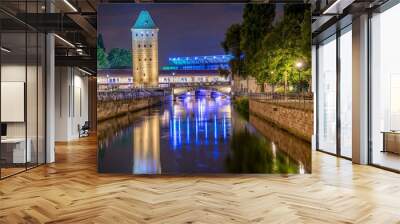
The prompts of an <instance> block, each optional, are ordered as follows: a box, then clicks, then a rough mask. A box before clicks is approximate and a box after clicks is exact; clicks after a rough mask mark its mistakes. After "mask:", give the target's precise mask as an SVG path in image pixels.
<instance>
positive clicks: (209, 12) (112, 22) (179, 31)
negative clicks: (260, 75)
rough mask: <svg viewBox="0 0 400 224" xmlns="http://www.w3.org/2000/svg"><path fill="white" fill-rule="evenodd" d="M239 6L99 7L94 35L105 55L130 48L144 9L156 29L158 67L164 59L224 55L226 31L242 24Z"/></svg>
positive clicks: (118, 5) (125, 5) (139, 5)
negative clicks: (223, 44) (222, 46)
mask: <svg viewBox="0 0 400 224" xmlns="http://www.w3.org/2000/svg"><path fill="white" fill-rule="evenodd" d="M243 8H244V5H243V4H102V5H100V6H99V8H98V32H99V33H101V34H102V35H103V40H104V44H105V47H106V50H107V52H108V51H109V50H110V49H112V48H126V49H130V48H131V31H130V28H131V27H132V26H133V24H134V22H135V20H136V18H137V16H138V15H139V12H140V11H141V10H148V11H149V12H150V14H151V16H152V18H153V20H154V22H155V24H156V25H157V26H158V28H159V29H160V30H159V40H158V41H159V49H158V51H159V66H160V67H161V66H164V65H167V64H168V57H176V56H201V55H214V54H224V51H223V49H222V48H221V45H220V43H221V41H223V39H224V35H225V32H226V30H227V28H228V27H229V26H230V25H231V24H234V23H241V22H242V13H243Z"/></svg>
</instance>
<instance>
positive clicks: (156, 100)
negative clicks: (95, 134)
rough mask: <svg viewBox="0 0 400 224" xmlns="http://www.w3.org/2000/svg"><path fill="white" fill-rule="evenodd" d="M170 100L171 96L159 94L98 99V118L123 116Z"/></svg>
mask: <svg viewBox="0 0 400 224" xmlns="http://www.w3.org/2000/svg"><path fill="white" fill-rule="evenodd" d="M168 100H171V96H158V97H150V98H143V99H134V100H114V101H111V100H110V101H97V120H98V121H103V120H106V119H109V118H113V117H116V116H121V115H124V114H126V113H129V112H133V111H138V110H142V109H145V108H147V107H151V106H155V105H159V104H161V103H164V102H166V101H168Z"/></svg>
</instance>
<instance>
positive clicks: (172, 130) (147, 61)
mask: <svg viewBox="0 0 400 224" xmlns="http://www.w3.org/2000/svg"><path fill="white" fill-rule="evenodd" d="M310 23H311V17H310V9H309V5H295V4H101V5H100V6H99V8H98V43H97V66H98V77H97V82H98V93H97V97H98V106H97V113H98V171H99V172H101V173H130V174H168V175H170V174H211V173H213V174H221V173H271V174H272V173H282V174H302V173H310V172H311V153H310V152H311V147H310V143H309V142H308V141H305V140H304V139H301V138H298V137H296V135H295V134H293V133H290V130H284V129H282V128H281V127H279V125H276V124H274V123H273V122H271V121H267V119H262V118H258V117H256V116H255V115H254V114H252V112H251V111H252V110H251V108H249V105H251V101H252V100H261V99H259V97H260V96H263V97H266V96H267V95H268V94H270V93H271V94H276V96H278V95H279V96H282V95H289V94H293V93H300V92H302V93H304V94H303V95H306V93H309V92H310V85H309V84H310V83H311V81H310V77H311V72H310V67H311V66H310V61H311V59H310V49H311V43H310V40H311V36H310V33H311V32H310ZM257 94H258V95H257ZM256 96H257V97H258V98H257V97H256ZM274 96H275V95H274ZM268 99H271V98H268ZM268 99H267V98H265V99H264V101H265V103H271V102H269V101H268ZM264 101H263V102H264ZM288 102H289V101H286V103H288ZM290 103H291V102H289V104H290ZM295 103H298V102H297V101H296V102H295ZM271 105H272V104H271ZM286 105H288V104H286ZM289 106H290V105H289ZM282 116H283V115H282ZM250 118H251V119H250ZM310 122H311V124H312V120H311V121H310ZM294 143H295V144H294Z"/></svg>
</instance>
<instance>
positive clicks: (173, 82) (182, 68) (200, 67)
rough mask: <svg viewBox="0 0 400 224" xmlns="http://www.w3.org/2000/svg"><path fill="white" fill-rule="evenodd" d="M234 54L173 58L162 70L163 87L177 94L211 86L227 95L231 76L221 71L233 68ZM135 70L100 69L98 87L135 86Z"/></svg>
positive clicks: (210, 87)
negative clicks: (231, 61) (133, 71)
mask: <svg viewBox="0 0 400 224" xmlns="http://www.w3.org/2000/svg"><path fill="white" fill-rule="evenodd" d="M231 59H232V56H231V55H209V56H191V57H171V58H169V59H168V61H169V64H168V65H167V66H163V67H161V68H160V71H159V78H158V82H159V87H162V88H172V89H173V93H174V94H175V95H179V94H182V93H185V92H188V91H196V90H198V89H209V90H212V91H219V92H222V93H225V94H229V93H230V92H231V78H230V76H228V75H223V74H220V71H221V70H229V61H230V60H231ZM133 81H134V80H133V77H132V70H131V69H129V68H127V69H101V70H98V78H97V82H98V90H99V91H102V90H126V89H131V88H133Z"/></svg>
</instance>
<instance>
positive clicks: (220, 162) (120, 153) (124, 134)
mask: <svg viewBox="0 0 400 224" xmlns="http://www.w3.org/2000/svg"><path fill="white" fill-rule="evenodd" d="M251 122H254V126H253V125H252V124H251ZM255 127H257V128H258V129H256V128H255ZM98 129H99V130H98V150H99V152H98V170H99V172H102V173H132V174H210V173H283V174H291V173H309V172H310V170H311V155H310V154H311V153H310V146H309V145H308V143H305V142H304V141H302V140H300V139H297V138H296V137H294V136H292V135H290V134H288V133H286V132H284V131H282V130H281V129H278V128H276V127H274V126H272V125H270V124H268V123H265V121H263V120H261V119H258V118H256V117H253V116H251V117H250V120H249V121H248V120H247V119H246V118H244V117H242V116H241V115H240V114H239V113H238V112H237V111H235V109H234V108H233V106H232V103H231V99H230V98H229V97H226V96H222V95H215V96H193V95H186V96H184V97H181V98H180V99H177V100H176V101H170V102H168V103H166V104H164V105H161V106H157V107H153V108H150V109H146V110H141V111H139V112H135V113H132V114H129V115H125V116H122V117H118V118H114V119H110V120H107V121H104V122H101V123H99V126H98ZM259 130H260V131H261V132H260V131H259Z"/></svg>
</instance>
